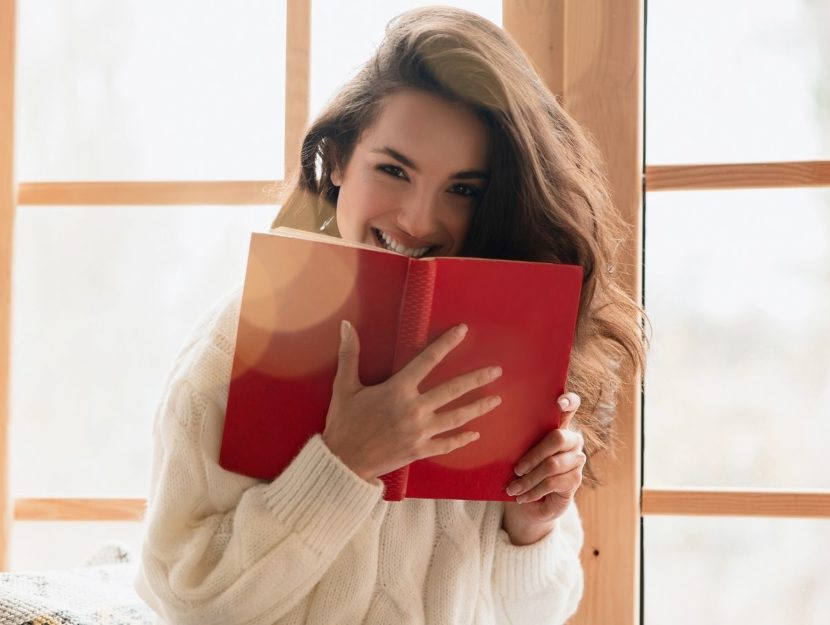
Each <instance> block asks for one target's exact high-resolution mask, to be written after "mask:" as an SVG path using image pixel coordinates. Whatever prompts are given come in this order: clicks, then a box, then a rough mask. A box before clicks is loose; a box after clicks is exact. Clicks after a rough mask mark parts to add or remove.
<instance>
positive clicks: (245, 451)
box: [219, 228, 582, 501]
mask: <svg viewBox="0 0 830 625" xmlns="http://www.w3.org/2000/svg"><path fill="white" fill-rule="evenodd" d="M581 284H582V269H581V268H580V267H578V266H573V265H560V264H553V263H536V262H526V261H510V260H491V259H481V258H467V257H428V258H420V259H415V258H410V257H409V256H406V255H404V254H398V253H396V252H392V251H389V250H385V249H382V248H379V247H372V246H370V245H365V244H362V243H352V242H347V241H343V240H342V239H338V238H333V237H328V236H325V235H318V234H311V233H307V232H304V231H300V230H293V229H290V228H277V229H275V230H272V231H271V232H269V233H254V234H253V235H252V236H251V247H250V252H249V256H248V268H247V272H246V276H245V286H244V289H243V294H242V308H241V313H240V319H239V331H238V335H237V339H236V350H235V352H234V359H233V369H232V375H231V383H230V390H229V396H228V406H227V412H226V415H225V427H224V433H223V437H222V447H221V452H220V459H219V462H220V464H221V465H222V466H223V467H224V468H226V469H228V470H230V471H235V472H238V473H242V474H245V475H249V476H252V477H257V478H261V479H266V480H270V479H273V478H274V477H276V476H277V475H279V474H280V473H281V472H282V471H283V470H284V469H285V467H287V466H288V464H289V463H290V462H291V461H292V460H293V458H294V457H295V456H296V455H297V453H298V452H299V451H300V449H302V447H303V446H304V445H305V443H306V442H307V441H308V439H309V438H311V437H312V436H313V435H314V434H315V433H318V432H322V431H323V429H324V427H325V420H326V414H327V412H328V406H329V402H330V400H331V393H332V383H333V381H334V376H335V373H336V371H337V353H338V348H339V345H340V321H341V319H347V320H349V321H350V322H351V323H352V324H353V326H354V327H355V329H356V330H357V333H358V336H359V338H360V365H359V374H360V381H361V382H362V383H363V384H364V385H374V384H379V383H381V382H383V381H385V380H387V379H388V378H389V377H391V376H392V375H393V374H394V373H395V372H397V371H399V370H400V369H402V368H403V367H404V366H405V365H406V364H407V363H408V362H409V361H411V360H412V358H414V357H415V356H416V355H417V354H418V353H420V352H421V351H422V350H423V348H424V347H426V346H427V345H428V344H429V343H431V342H432V341H434V340H435V339H436V338H437V337H438V336H440V335H441V334H443V333H444V332H446V331H447V330H448V329H449V328H450V327H452V326H455V325H457V324H459V323H462V322H463V323H466V324H467V326H468V327H469V330H468V332H467V336H466V337H465V338H464V340H463V341H461V343H460V344H459V345H458V346H457V347H455V349H453V350H452V351H451V352H450V353H449V354H448V355H447V356H446V358H445V359H444V360H443V361H442V362H441V363H439V364H438V365H437V366H436V367H435V368H434V369H433V370H432V371H431V372H430V374H429V375H428V376H427V377H426V378H425V379H424V381H423V383H422V384H421V388H420V390H421V392H425V391H426V390H428V389H430V388H432V387H434V386H435V385H437V384H440V383H442V382H444V381H446V380H449V379H451V378H453V377H455V376H458V375H461V374H463V373H468V372H470V371H473V370H475V369H478V368H479V367H485V366H491V365H499V366H501V367H502V370H503V372H504V373H503V374H502V376H501V377H500V378H498V379H497V380H495V381H493V382H491V383H489V384H486V385H485V386H483V387H482V388H479V389H475V390H473V391H470V392H469V393H467V394H466V395H464V396H462V397H459V398H458V399H456V400H454V401H452V402H450V403H448V404H446V405H445V406H444V407H442V408H441V409H439V412H442V411H444V410H451V409H453V408H456V407H460V406H464V405H466V404H468V403H470V402H472V401H474V400H475V399H478V398H480V397H485V396H488V395H493V394H498V395H501V397H502V403H501V405H499V406H497V407H496V408H495V409H494V410H491V411H490V412H488V413H486V414H485V415H483V416H481V417H479V418H477V419H475V420H473V421H472V422H470V423H469V424H467V425H465V426H464V427H463V429H468V430H474V431H477V432H480V434H481V437H480V438H479V440H477V441H475V442H473V443H471V444H469V445H467V446H465V447H462V448H461V449H458V450H456V451H454V452H452V453H449V454H447V455H444V456H437V457H433V458H428V459H424V460H420V461H417V462H414V463H412V464H411V465H409V466H407V467H403V468H402V469H399V470H397V471H395V472H393V473H390V474H389V475H386V476H383V477H382V478H381V479H382V480H383V481H384V483H385V487H386V488H385V493H384V497H385V498H386V499H387V500H393V501H394V500H400V499H403V498H405V497H420V498H431V499H480V500H494V501H509V500H510V499H511V498H510V497H508V496H507V494H506V492H505V487H506V486H507V484H508V483H509V482H510V481H511V480H512V479H513V478H514V477H515V476H514V473H513V468H514V466H515V465H516V462H517V461H518V460H519V459H520V458H521V457H522V456H523V455H524V454H525V453H526V452H527V451H528V450H529V449H530V448H531V447H532V446H533V445H535V444H536V443H537V442H538V441H539V440H541V438H542V437H543V436H545V434H547V433H548V432H549V431H550V430H552V429H554V428H557V427H558V426H559V419H560V416H561V413H560V411H559V408H558V406H557V404H556V399H557V397H558V396H559V395H561V394H562V393H563V392H564V387H565V381H566V378H567V371H568V361H569V357H570V350H571V346H572V342H573V337H574V329H575V326H576V318H577V310H578V307H579V294H580V288H581Z"/></svg>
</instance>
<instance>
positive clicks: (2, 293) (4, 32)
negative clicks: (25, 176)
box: [0, 0, 17, 571]
mask: <svg viewBox="0 0 830 625" xmlns="http://www.w3.org/2000/svg"><path fill="white" fill-rule="evenodd" d="M15 9H16V4H15V1H14V0H0V570H2V571H5V570H6V569H7V568H8V554H9V536H10V533H11V523H12V514H11V505H10V504H11V501H10V498H9V481H8V480H9V454H8V450H9V364H10V356H11V289H12V243H13V234H14V211H15V205H14V200H15V197H14V196H15V191H14V185H15V182H14V177H15V174H14V104H15V100H14V82H15V79H14V70H15V65H14V63H15V60H14V58H15V54H14V53H15V28H16V23H17V19H16V15H15V13H16V11H15Z"/></svg>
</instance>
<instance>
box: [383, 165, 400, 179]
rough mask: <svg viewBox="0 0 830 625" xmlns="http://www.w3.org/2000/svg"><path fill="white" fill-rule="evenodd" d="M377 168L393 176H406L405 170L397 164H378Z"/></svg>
mask: <svg viewBox="0 0 830 625" xmlns="http://www.w3.org/2000/svg"><path fill="white" fill-rule="evenodd" d="M378 169H379V170H380V171H382V172H384V173H387V174H389V175H390V176H394V177H395V178H404V179H405V178H406V172H404V170H403V169H401V168H400V167H398V166H397V165H380V166H379V167H378Z"/></svg>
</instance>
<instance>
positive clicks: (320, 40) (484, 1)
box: [310, 0, 502, 118]
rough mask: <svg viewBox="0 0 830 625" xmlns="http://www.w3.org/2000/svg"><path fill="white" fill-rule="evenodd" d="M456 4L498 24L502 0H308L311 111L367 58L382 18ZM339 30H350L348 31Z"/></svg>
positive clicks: (375, 43) (314, 112)
mask: <svg viewBox="0 0 830 625" xmlns="http://www.w3.org/2000/svg"><path fill="white" fill-rule="evenodd" d="M434 4H441V5H446V6H455V7H459V8H462V9H466V10H468V11H472V12H474V13H478V14H479V15H481V16H483V17H486V18H487V19H489V20H490V21H491V22H493V23H495V24H497V25H499V26H501V24H502V18H501V5H502V0H448V1H442V2H439V3H436V2H425V1H424V0H388V1H387V2H376V1H375V0H354V1H352V2H332V0H312V3H311V9H312V15H311V29H312V30H311V41H312V46H311V86H310V90H311V116H312V118H314V117H316V116H317V115H318V114H319V113H320V111H322V109H323V107H324V106H325V104H326V102H327V101H328V100H329V98H331V97H332V96H333V95H334V93H335V92H336V91H337V89H338V88H339V87H340V86H341V85H343V84H344V83H345V82H346V81H347V80H348V79H349V78H351V77H352V76H353V75H354V74H355V72H356V71H357V69H358V68H359V67H360V65H361V64H362V63H364V62H365V61H367V60H368V59H369V58H370V57H371V56H372V54H373V53H374V51H375V49H376V48H377V46H378V44H379V43H380V41H381V39H383V31H384V28H385V27H386V23H387V22H388V21H389V20H391V19H392V18H393V17H395V16H396V15H398V14H400V13H403V12H404V11H408V10H410V9H415V8H418V7H422V6H431V5H434ZM343 33H348V36H347V37H344V36H343Z"/></svg>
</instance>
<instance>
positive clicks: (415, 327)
mask: <svg viewBox="0 0 830 625" xmlns="http://www.w3.org/2000/svg"><path fill="white" fill-rule="evenodd" d="M436 266H437V263H436V262H435V261H426V262H424V261H422V262H418V261H415V260H410V261H409V267H408V268H407V272H406V284H405V285H404V290H403V297H402V298H401V310H400V314H399V316H398V319H399V321H398V336H397V341H396V343H395V355H394V356H393V359H392V371H393V372H394V373H397V372H398V371H400V370H401V369H403V368H404V367H405V366H406V365H407V364H408V363H409V362H410V361H411V360H412V359H413V358H414V357H415V356H417V355H418V354H419V353H420V352H421V351H422V350H423V349H424V347H426V344H427V340H428V339H429V320H430V316H431V313H432V294H433V291H434V289H435V272H436ZM380 479H381V480H383V483H384V486H385V487H386V488H385V491H384V495H383V498H384V499H386V500H387V501H401V500H402V499H404V498H405V497H406V486H407V482H408V480H409V466H405V467H401V468H400V469H397V470H396V471H392V472H391V473H387V474H386V475H382V476H381V478H380Z"/></svg>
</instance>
